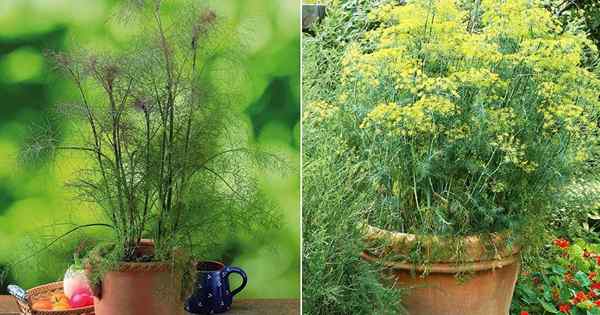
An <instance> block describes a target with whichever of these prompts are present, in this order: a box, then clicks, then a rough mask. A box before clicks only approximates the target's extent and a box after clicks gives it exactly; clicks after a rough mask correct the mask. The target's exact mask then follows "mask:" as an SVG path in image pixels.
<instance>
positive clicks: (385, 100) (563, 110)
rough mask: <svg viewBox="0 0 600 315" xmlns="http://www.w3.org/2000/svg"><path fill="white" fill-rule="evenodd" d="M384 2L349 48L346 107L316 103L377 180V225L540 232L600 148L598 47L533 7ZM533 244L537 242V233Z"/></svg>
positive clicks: (373, 203)
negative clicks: (586, 63)
mask: <svg viewBox="0 0 600 315" xmlns="http://www.w3.org/2000/svg"><path fill="white" fill-rule="evenodd" d="M475 4H476V5H475V6H471V8H472V9H471V10H465V9H464V8H465V7H468V6H464V5H457V4H456V3H455V2H454V1H451V0H444V1H412V2H410V3H409V4H408V5H407V6H394V5H391V4H390V5H384V6H381V7H379V8H378V9H377V10H375V11H374V12H372V13H371V14H369V20H370V21H371V23H373V24H374V25H377V27H375V28H374V29H373V30H370V31H367V32H365V33H364V35H363V36H362V37H361V38H360V39H359V40H357V41H356V42H355V43H354V44H353V45H350V46H349V48H348V49H347V50H346V54H345V57H344V58H343V59H342V71H341V84H340V85H339V87H338V88H337V89H336V90H335V92H334V93H332V94H334V95H335V99H334V100H330V99H331V98H324V99H319V98H317V99H315V100H313V102H308V105H307V112H308V113H307V114H305V115H306V116H305V117H306V119H307V120H313V121H316V122H318V123H319V124H320V125H321V126H322V128H323V129H328V128H332V129H333V130H334V131H333V132H332V134H334V135H336V136H337V137H339V138H340V143H341V145H340V146H339V148H340V150H346V151H348V152H352V154H353V155H355V156H356V160H357V161H359V162H358V163H359V165H360V172H361V173H366V174H369V175H370V177H369V178H368V179H366V180H364V181H363V182H362V183H361V185H357V186H356V187H357V191H370V192H373V194H372V195H373V196H376V197H375V198H373V199H372V200H370V202H368V203H365V208H368V209H369V210H370V212H369V215H368V217H369V221H370V222H371V223H372V224H375V225H378V226H381V227H384V228H387V229H393V230H398V231H402V232H407V233H415V234H435V235H446V236H460V235H470V234H486V233H493V232H500V231H504V230H511V231H516V232H517V233H516V235H518V236H531V234H530V232H531V229H535V228H536V227H539V228H542V226H541V224H544V223H543V222H545V220H546V219H547V218H548V216H549V214H550V213H551V209H552V207H553V206H554V203H555V201H556V196H557V194H558V192H559V191H561V189H562V188H563V187H564V186H565V185H566V184H568V183H569V182H570V180H571V179H572V178H573V177H574V176H575V175H577V174H578V172H579V170H581V169H583V168H585V162H586V161H587V160H588V159H590V158H592V156H593V155H594V151H593V148H594V144H595V143H596V141H597V126H596V121H597V117H598V109H599V105H600V104H599V102H598V93H597V91H598V88H599V87H600V81H599V80H598V79H597V77H596V76H595V74H594V73H592V72H591V71H590V70H589V69H587V68H584V67H582V66H581V64H582V60H583V58H584V56H585V55H586V54H591V53H592V54H593V53H595V47H594V46H593V45H592V44H591V42H590V41H589V40H588V39H587V38H585V36H583V35H582V34H580V33H571V32H561V27H560V25H559V24H558V22H557V21H556V20H555V19H554V18H553V17H552V16H551V14H550V13H548V12H547V11H546V10H544V9H543V8H542V7H540V6H538V5H536V4H531V3H530V2H529V1H521V0H516V1H507V2H502V3H491V2H481V4H479V2H475ZM533 234H535V233H533Z"/></svg>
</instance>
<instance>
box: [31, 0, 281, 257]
mask: <svg viewBox="0 0 600 315" xmlns="http://www.w3.org/2000/svg"><path fill="white" fill-rule="evenodd" d="M164 6H165V4H164V3H163V1H160V0H152V1H130V2H129V6H128V8H129V9H128V11H127V12H128V16H129V18H130V20H129V21H128V22H129V24H126V25H125V24H120V25H121V26H127V27H130V28H134V29H137V30H138V31H139V35H137V36H136V37H135V38H134V39H132V41H131V43H130V45H129V47H130V48H129V49H127V50H126V51H125V52H122V53H116V54H115V53H97V52H95V53H90V52H86V51H80V52H77V53H51V56H52V57H53V58H54V60H55V61H56V64H57V66H58V68H59V69H61V70H63V71H64V72H65V73H66V74H67V75H68V77H69V78H70V79H71V80H72V81H73V82H74V83H75V86H76V88H77V90H78V92H79V96H80V100H79V102H78V103H76V104H75V105H61V106H59V107H58V109H59V110H58V112H59V113H60V114H63V115H65V116H66V117H67V118H68V119H69V121H70V120H73V121H76V120H75V118H82V119H83V122H84V123H85V125H87V130H84V131H82V132H81V134H80V135H79V136H80V137H79V139H80V140H82V141H81V143H77V144H73V145H71V144H68V145H65V144H63V143H62V142H63V141H62V140H61V139H57V138H56V137H50V138H48V137H41V136H36V137H33V138H32V142H31V145H30V146H29V147H28V148H27V150H25V152H26V153H34V154H37V153H40V152H43V151H47V152H51V153H56V152H58V151H61V150H70V151H77V152H80V153H82V154H84V155H85V156H87V157H88V158H89V159H88V160H87V161H88V162H89V165H90V166H89V167H88V168H86V169H83V170H81V173H80V174H79V177H78V179H76V180H75V181H73V182H72V183H71V184H72V185H73V187H75V188H76V189H77V191H78V192H79V195H80V196H81V197H82V198H83V199H84V200H85V201H91V202H94V203H96V204H98V205H99V206H100V207H101V208H102V209H103V210H104V212H105V213H106V214H107V216H106V217H107V219H108V221H109V222H110V225H111V226H112V227H113V229H114V232H115V236H116V241H117V242H116V243H117V245H119V246H117V247H116V248H117V249H118V250H119V251H120V259H122V260H125V261H130V260H135V259H136V257H135V249H136V246H137V244H138V243H139V242H140V240H141V239H142V238H144V237H150V238H153V239H154V240H155V242H156V247H157V255H156V258H157V259H167V258H168V257H169V255H170V251H171V249H172V248H173V247H175V246H182V245H187V246H188V247H189V248H193V245H194V244H196V245H197V241H198V238H199V237H201V236H199V234H201V235H204V233H208V234H210V233H211V231H213V230H218V229H221V230H223V227H226V228H230V229H232V230H237V229H240V228H244V230H253V229H256V228H261V226H262V227H264V226H270V225H272V224H273V223H274V222H273V219H274V218H273V216H272V213H271V211H270V203H269V202H268V201H267V200H266V199H265V198H264V196H263V195H262V193H261V191H260V188H259V185H258V181H257V178H256V177H255V169H256V168H257V167H266V166H269V167H277V166H278V165H281V164H280V162H279V160H278V159H277V158H276V157H275V156H273V155H271V154H268V153H264V152H261V151H260V150H257V149H255V148H252V147H251V146H250V145H249V144H248V143H245V142H244V141H240V140H239V139H240V138H243V136H242V135H240V131H239V130H233V129H230V128H229V127H228V125H235V124H236V123H237V118H236V115H235V112H234V111H232V110H231V108H229V107H230V106H229V105H230V104H232V103H235V102H236V101H240V100H239V99H237V96H236V95H237V94H236V91H232V90H231V87H229V86H227V85H226V84H221V82H218V80H215V79H214V78H213V77H214V73H215V71H217V66H218V65H222V64H227V65H229V66H231V67H233V68H236V67H239V65H240V62H241V61H242V60H243V58H242V56H241V55H240V54H239V51H238V47H237V46H236V45H235V43H236V42H237V40H236V38H235V35H234V33H233V32H228V29H229V27H228V26H227V24H226V23H225V22H224V21H222V20H220V19H219V18H218V17H217V16H216V14H215V12H213V11H211V10H210V9H207V8H200V7H198V6H197V5H195V2H194V1H190V2H189V3H187V7H186V9H185V10H181V11H180V12H185V13H181V14H179V15H178V16H175V17H174V16H168V15H166V14H165V12H164ZM76 124H77V125H79V122H77V123H76ZM217 226H218V227H219V228H217ZM212 241H218V238H215V239H214V240H212ZM210 242H211V240H210V239H209V240H205V241H204V245H205V247H209V246H208V245H207V244H209V243H210Z"/></svg>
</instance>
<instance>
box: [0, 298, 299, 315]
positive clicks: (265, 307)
mask: <svg viewBox="0 0 600 315" xmlns="http://www.w3.org/2000/svg"><path fill="white" fill-rule="evenodd" d="M227 314H231V315H259V314H260V315H298V314H300V301H298V300H276V299H271V300H265V299H262V300H261V299H257V300H239V301H234V302H233V307H232V308H231V311H230V312H228V313H227ZM0 315H20V314H19V310H18V308H17V304H16V302H15V300H14V298H13V297H11V296H6V295H3V296H1V295H0Z"/></svg>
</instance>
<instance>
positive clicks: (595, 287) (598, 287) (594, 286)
mask: <svg viewBox="0 0 600 315" xmlns="http://www.w3.org/2000/svg"><path fill="white" fill-rule="evenodd" d="M590 289H592V290H600V282H594V283H592V285H591V286H590Z"/></svg>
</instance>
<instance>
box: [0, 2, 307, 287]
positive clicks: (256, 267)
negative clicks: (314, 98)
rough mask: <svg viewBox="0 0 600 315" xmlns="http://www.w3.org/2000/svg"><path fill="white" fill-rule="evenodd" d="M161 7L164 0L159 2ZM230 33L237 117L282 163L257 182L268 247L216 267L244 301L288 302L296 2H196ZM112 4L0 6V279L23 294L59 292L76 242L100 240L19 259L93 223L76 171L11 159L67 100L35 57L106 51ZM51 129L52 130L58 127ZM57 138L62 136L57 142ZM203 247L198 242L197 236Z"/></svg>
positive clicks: (113, 35) (295, 157)
mask: <svg viewBox="0 0 600 315" xmlns="http://www.w3.org/2000/svg"><path fill="white" fill-rule="evenodd" d="M171 1H173V0H171ZM198 1H200V2H201V3H206V4H208V5H209V6H210V7H212V8H213V9H215V10H216V11H217V13H218V14H220V15H221V16H225V17H226V18H227V19H228V21H230V22H233V23H235V25H236V27H237V29H238V30H239V32H240V34H241V38H242V39H243V43H242V44H243V47H244V50H245V52H246V55H247V57H248V61H247V63H246V64H247V69H246V71H247V73H248V77H249V80H248V81H247V82H245V85H246V86H244V87H242V88H243V91H244V92H245V94H246V96H247V97H246V98H245V100H246V103H245V104H240V106H242V108H244V112H245V113H246V116H247V119H248V121H249V122H250V124H249V125H251V126H252V127H251V128H252V131H253V134H254V141H256V143H257V144H259V145H261V146H263V147H265V148H270V149H273V150H275V151H276V152H278V153H279V154H280V155H282V156H283V157H284V158H286V159H287V160H288V161H289V165H290V169H289V170H287V172H285V173H282V174H277V173H273V172H269V173H265V174H263V178H264V181H263V182H264V189H265V190H266V191H267V192H268V193H269V195H270V196H271V197H272V199H273V200H274V201H275V202H276V204H277V211H279V212H280V213H281V215H282V223H281V227H280V228H279V229H277V230H274V231H265V232H264V233H266V234H268V235H265V236H266V237H267V238H266V239H269V240H272V241H271V242H269V243H260V244H259V243H257V242H255V241H253V239H252V238H249V237H240V238H239V239H238V240H232V243H234V244H235V245H234V246H232V248H234V249H233V250H231V251H230V252H228V253H224V254H223V255H222V256H221V257H207V259H225V260H226V261H227V262H228V263H232V264H233V265H236V266H240V267H242V268H243V269H245V270H246V272H247V273H248V275H249V278H250V282H249V285H248V287H247V289H246V290H244V292H243V293H242V294H241V296H242V297H247V298H252V297H255V298H298V297H299V295H300V287H299V286H300V276H299V273H300V258H299V257H300V230H299V229H300V210H299V203H300V202H299V200H300V193H299V186H300V174H299V172H300V171H299V163H300V162H299V147H300V144H299V138H300V125H299V112H300V101H299V99H300V95H299V93H300V92H299V86H300V82H299V80H300V74H299V72H300V42H299V35H300V32H299V23H300V22H299V3H298V1H296V0H235V1H234V0H229V1H218V0H215V1H204V0H198ZM118 2H119V1H115V0H90V1H81V0H1V1H0V97H1V98H0V268H2V269H3V270H5V271H6V272H5V277H4V278H3V279H2V282H1V283H0V291H2V290H4V288H5V286H6V285H7V284H8V283H18V284H19V285H21V286H23V287H26V288H30V287H33V286H36V285H39V284H43V283H47V282H51V281H56V280H60V279H61V278H62V276H63V273H64V270H65V269H66V268H67V266H68V265H69V264H70V263H71V262H72V253H73V251H74V248H75V247H76V246H77V245H78V244H80V241H81V239H82V238H86V237H90V236H91V237H92V238H93V237H94V236H99V235H102V233H103V232H105V231H102V230H100V229H98V230H86V231H82V232H80V233H78V235H75V236H73V237H69V238H68V239H65V240H63V241H60V242H58V243H57V244H56V245H54V246H53V247H52V248H51V249H50V250H47V251H44V252H42V253H40V254H36V255H34V256H33V257H32V258H30V259H26V258H28V257H29V256H30V255H31V254H32V253H35V252H36V250H38V249H39V248H40V247H42V246H43V245H44V244H47V243H48V242H49V241H50V240H52V238H53V237H55V236H56V235H59V234H60V233H62V232H64V231H65V230H68V229H69V228H71V227H72V226H70V225H67V224H66V223H73V222H74V223H78V224H85V223H92V222H96V221H97V220H98V217H97V216H98V214H96V213H93V212H92V211H86V210H89V209H85V206H84V205H81V204H78V203H77V202H75V201H73V199H72V198H71V197H72V196H70V195H69V191H68V189H66V188H65V187H64V184H63V183H64V181H65V179H66V178H68V177H69V176H72V172H73V170H74V169H76V168H77V166H78V165H80V163H81V161H79V160H78V159H77V158H76V157H70V156H65V157H60V158H59V159H58V160H57V161H55V162H53V163H43V164H39V165H37V166H36V167H23V166H21V165H20V163H19V161H18V158H17V156H18V153H19V149H20V148H21V146H22V145H23V142H24V141H25V140H26V138H27V137H28V135H29V134H30V133H31V132H33V130H34V129H35V126H36V125H43V124H47V123H48V121H49V120H47V119H46V117H45V115H44V112H45V111H46V110H47V109H48V108H49V107H50V106H53V105H55V104H56V103H58V102H60V100H61V99H64V96H65V95H69V94H72V93H73V91H72V89H73V87H72V85H70V83H69V82H68V81H66V80H65V79H64V78H63V77H61V76H59V75H58V74H56V73H54V72H53V71H52V66H51V64H50V63H49V62H48V61H47V60H46V59H45V58H44V56H43V52H44V51H45V50H47V49H50V50H64V49H68V48H70V47H73V46H75V45H79V43H85V44H87V45H105V44H107V45H110V44H112V43H114V42H118V41H119V39H122V38H123V36H124V31H123V30H122V29H115V28H114V27H113V26H111V24H110V23H107V21H109V20H110V18H111V16H112V15H114V14H115V12H116V11H115V10H116V9H115V8H116V5H117V4H118ZM59 127H60V126H59ZM67 137H68V135H67ZM207 237H210V235H208V236H207Z"/></svg>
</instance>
